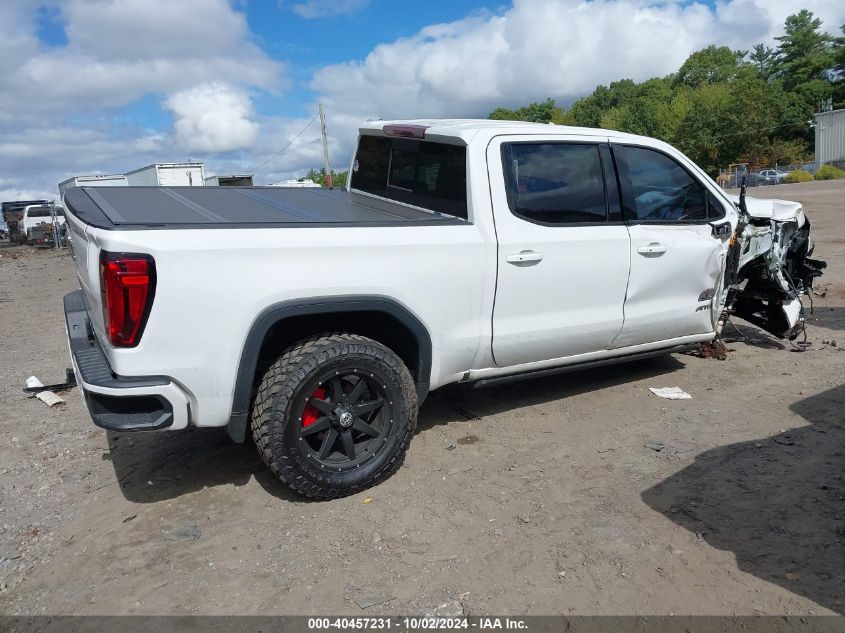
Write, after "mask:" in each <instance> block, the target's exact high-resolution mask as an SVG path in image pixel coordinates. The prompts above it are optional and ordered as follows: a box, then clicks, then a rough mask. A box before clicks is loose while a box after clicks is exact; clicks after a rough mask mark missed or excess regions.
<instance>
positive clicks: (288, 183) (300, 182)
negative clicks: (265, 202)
mask: <svg viewBox="0 0 845 633" xmlns="http://www.w3.org/2000/svg"><path fill="white" fill-rule="evenodd" d="M270 186H271V187H288V188H294V187H320V186H321V185H318V184H317V183H316V182H314V181H313V180H310V179H308V178H299V179H296V178H292V179H290V180H281V181H279V182H274V183H273V184H272V185H270Z"/></svg>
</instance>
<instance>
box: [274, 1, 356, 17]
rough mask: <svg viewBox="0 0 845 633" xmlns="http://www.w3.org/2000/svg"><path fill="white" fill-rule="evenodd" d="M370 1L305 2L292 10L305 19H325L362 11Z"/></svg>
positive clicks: (299, 3) (297, 3) (292, 7)
mask: <svg viewBox="0 0 845 633" xmlns="http://www.w3.org/2000/svg"><path fill="white" fill-rule="evenodd" d="M368 4H370V0H304V1H303V2H295V3H293V4H292V5H291V7H290V10H291V11H293V12H294V13H296V14H297V15H299V16H302V17H303V18H325V17H328V16H331V15H343V14H349V13H355V12H356V11H360V10H361V9H363V8H365V7H366V6H367V5H368Z"/></svg>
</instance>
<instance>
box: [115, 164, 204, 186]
mask: <svg viewBox="0 0 845 633" xmlns="http://www.w3.org/2000/svg"><path fill="white" fill-rule="evenodd" d="M126 180H127V182H128V184H129V186H130V187H202V186H204V185H205V173H204V172H203V167H202V163H154V164H152V165H147V166H146V167H141V168H140V169H135V170H133V171H130V172H127V173H126Z"/></svg>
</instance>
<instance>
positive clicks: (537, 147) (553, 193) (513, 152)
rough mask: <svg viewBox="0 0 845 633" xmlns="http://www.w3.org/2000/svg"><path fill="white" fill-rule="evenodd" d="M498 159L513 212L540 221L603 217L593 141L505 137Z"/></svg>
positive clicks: (602, 194) (581, 220)
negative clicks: (535, 140)
mask: <svg viewBox="0 0 845 633" xmlns="http://www.w3.org/2000/svg"><path fill="white" fill-rule="evenodd" d="M502 160H503V162H504V165H503V167H504V171H505V178H506V180H507V183H506V184H507V189H508V204H509V205H510V209H511V212H512V213H513V214H514V215H516V216H518V217H521V218H523V219H525V220H528V221H530V222H538V223H540V224H571V223H591V222H604V221H606V219H607V204H606V201H605V200H606V199H605V186H604V176H603V174H602V162H601V157H600V156H599V147H598V145H595V144H588V143H585V144H577V143H510V144H506V145H503V146H502Z"/></svg>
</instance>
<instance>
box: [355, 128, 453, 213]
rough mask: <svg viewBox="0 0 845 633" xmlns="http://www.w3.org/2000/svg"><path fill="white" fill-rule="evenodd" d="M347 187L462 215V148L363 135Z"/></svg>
mask: <svg viewBox="0 0 845 633" xmlns="http://www.w3.org/2000/svg"><path fill="white" fill-rule="evenodd" d="M350 187H351V188H353V189H357V190H359V191H365V192H367V193H371V194H374V195H377V196H382V197H385V198H390V199H391V200H396V201H398V202H405V203H407V204H413V205H415V206H418V207H423V208H424V209H431V210H432V211H439V212H441V213H447V214H449V215H454V216H456V217H459V218H464V219H466V218H467V181H466V148H465V147H463V146H459V145H448V144H446V143H433V142H430V141H418V140H412V139H405V138H386V137H382V136H366V135H364V136H361V138H360V140H359V141H358V152H357V154H356V155H355V162H354V163H353V164H352V180H351V182H350Z"/></svg>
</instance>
